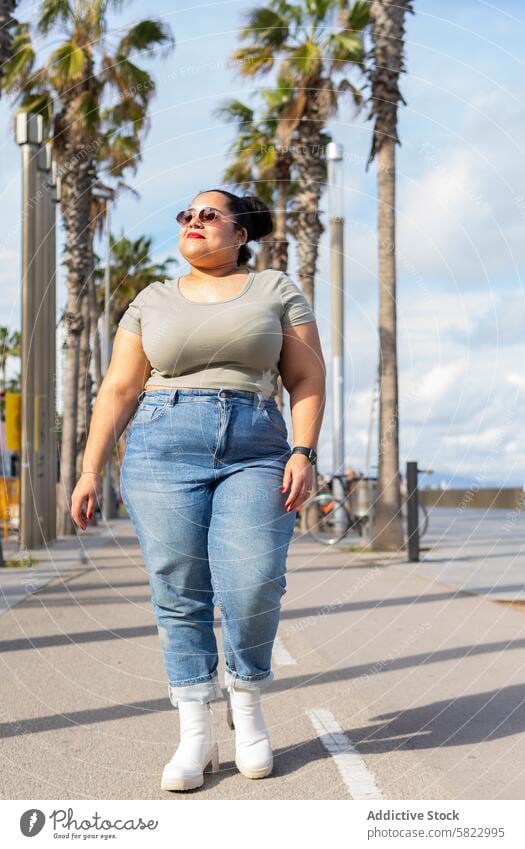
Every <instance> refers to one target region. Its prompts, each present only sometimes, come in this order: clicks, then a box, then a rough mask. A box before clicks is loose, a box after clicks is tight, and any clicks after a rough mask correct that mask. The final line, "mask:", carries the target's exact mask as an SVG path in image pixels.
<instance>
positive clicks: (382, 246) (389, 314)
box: [366, 0, 413, 551]
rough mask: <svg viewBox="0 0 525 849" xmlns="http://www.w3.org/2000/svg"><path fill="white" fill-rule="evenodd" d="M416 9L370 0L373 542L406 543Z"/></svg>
mask: <svg viewBox="0 0 525 849" xmlns="http://www.w3.org/2000/svg"><path fill="white" fill-rule="evenodd" d="M407 12H411V13H412V14H413V9H412V4H411V0H371V2H370V17H371V21H372V27H371V35H372V41H373V48H372V50H371V57H370V58H371V59H372V62H371V65H370V71H369V73H370V82H371V101H370V102H371V110H370V117H372V116H375V125H374V133H373V140H372V147H371V151H370V156H369V159H368V162H367V165H366V168H367V169H368V166H369V165H370V163H371V162H372V160H373V159H374V157H375V156H376V154H377V155H378V167H377V174H378V192H377V194H378V236H379V348H380V362H379V457H378V486H377V500H376V504H375V512H374V529H373V531H374V532H373V540H372V547H373V549H374V550H376V551H379V550H382V551H384V550H386V551H397V550H399V549H401V548H403V547H404V539H403V526H402V522H401V491H400V480H399V402H398V380H397V343H396V335H397V325H396V236H395V224H396V198H395V179H396V159H395V151H396V144H399V143H400V142H399V137H398V134H397V109H398V104H399V102H400V101H401V102H402V103H405V101H404V99H403V97H402V95H401V92H400V90H399V77H400V75H401V72H402V71H403V70H404V64H403V49H404V19H405V14H406V13H407Z"/></svg>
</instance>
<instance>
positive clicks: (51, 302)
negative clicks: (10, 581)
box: [47, 159, 58, 540]
mask: <svg viewBox="0 0 525 849" xmlns="http://www.w3.org/2000/svg"><path fill="white" fill-rule="evenodd" d="M57 203H58V190H57V168H56V163H55V162H54V160H53V159H52V160H51V174H50V177H49V196H48V204H47V210H48V222H49V224H48V232H47V244H48V280H49V285H48V291H47V309H48V316H49V345H48V349H47V358H48V385H49V405H48V408H49V420H48V421H49V429H48V445H49V450H48V452H47V453H48V460H49V476H48V497H49V539H50V540H54V539H56V535H57V478H58V460H57V447H58V446H57V430H56V413H57V408H56V389H57V375H56V344H57V332H56V324H57V321H56V209H57Z"/></svg>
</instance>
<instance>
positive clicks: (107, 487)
mask: <svg viewBox="0 0 525 849" xmlns="http://www.w3.org/2000/svg"><path fill="white" fill-rule="evenodd" d="M105 233H106V268H105V274H104V349H103V350H104V359H103V364H104V367H103V370H104V375H105V374H106V372H107V370H108V368H109V363H110V359H111V352H110V345H111V339H110V329H109V326H110V321H109V320H110V300H111V198H110V197H106V230H105ZM111 460H112V453H111V454H110V455H109V458H108V461H107V463H106V474H105V477H104V481H103V489H102V515H103V518H104V521H105V522H108V521H109V520H110V519H111V517H112V515H113V511H112V504H111V499H112V487H111Z"/></svg>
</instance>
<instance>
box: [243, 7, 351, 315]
mask: <svg viewBox="0 0 525 849" xmlns="http://www.w3.org/2000/svg"><path fill="white" fill-rule="evenodd" d="M340 6H341V2H340V0H301V2H299V3H294V4H289V3H285V2H283V0H270V2H269V3H267V5H265V6H258V7H256V8H255V9H253V10H251V11H250V12H248V14H247V18H246V24H245V26H244V27H243V28H242V29H241V32H240V38H241V40H244V41H247V42H249V44H248V46H247V47H242V48H241V49H239V50H236V51H235V52H234V54H233V59H234V60H235V61H236V62H238V63H239V73H240V74H241V75H242V76H244V77H255V76H258V75H261V74H267V73H269V72H270V71H271V70H273V68H274V66H275V63H276V60H277V59H278V58H279V59H280V60H281V65H280V67H279V72H278V76H279V77H280V78H282V79H283V80H285V81H286V83H287V84H288V85H289V86H290V87H291V88H292V90H293V96H291V97H290V98H289V101H288V103H287V105H286V107H285V108H284V109H283V112H282V114H281V120H280V122H279V142H280V144H281V146H282V147H283V148H287V147H288V145H289V144H290V143H291V144H290V148H289V150H290V154H291V157H292V160H293V167H294V173H295V175H296V179H297V193H296V196H295V204H294V226H295V232H296V234H297V243H298V254H299V272H298V273H299V279H300V282H301V285H302V289H303V291H304V294H305V297H306V298H307V299H308V301H309V302H310V304H311V305H312V306H313V305H314V279H315V273H316V268H317V257H318V252H319V240H320V238H321V235H322V233H323V231H324V226H323V225H322V223H321V220H320V218H319V200H320V197H321V194H322V190H323V186H324V184H325V183H326V179H327V169H326V160H325V158H324V155H323V154H324V149H325V147H326V145H327V143H328V142H329V141H330V136H329V135H328V134H327V133H326V132H325V127H326V124H327V122H328V121H329V119H330V118H331V117H333V116H334V115H335V114H336V112H337V107H338V101H339V96H340V95H341V94H342V93H343V92H350V93H351V95H352V97H353V100H354V103H355V104H356V105H360V104H361V103H362V98H361V92H360V91H359V90H358V89H357V88H356V87H355V86H354V85H353V84H352V83H351V82H349V81H348V80H347V79H345V78H344V74H345V72H347V71H348V70H349V69H350V68H354V67H355V68H363V60H364V49H363V41H362V31H363V29H364V28H365V26H366V25H367V23H368V5H367V3H366V2H364V0H357V2H355V3H353V4H352V6H351V8H350V9H349V10H348V11H347V12H346V15H345V16H344V19H343V21H341V20H340V15H341V12H340ZM341 76H343V79H339V82H337V80H338V78H340V77H341Z"/></svg>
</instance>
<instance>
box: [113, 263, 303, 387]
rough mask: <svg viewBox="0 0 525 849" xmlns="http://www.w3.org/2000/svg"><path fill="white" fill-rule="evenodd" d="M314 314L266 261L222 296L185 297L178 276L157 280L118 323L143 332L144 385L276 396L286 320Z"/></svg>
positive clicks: (299, 293)
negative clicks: (147, 373)
mask: <svg viewBox="0 0 525 849" xmlns="http://www.w3.org/2000/svg"><path fill="white" fill-rule="evenodd" d="M315 320H316V319H315V314H314V312H313V310H312V308H311V307H310V304H309V303H308V301H307V300H306V298H305V296H304V295H303V293H302V291H301V289H299V287H298V286H297V285H296V284H295V283H294V282H293V281H292V280H291V279H290V278H289V277H288V275H287V274H285V273H283V272H282V271H275V270H274V269H266V270H265V271H253V272H251V273H250V274H249V275H248V277H247V279H246V283H245V285H244V288H243V289H242V291H241V292H240V293H239V294H238V295H236V296H234V297H233V298H228V299H227V300H225V301H220V302H218V303H197V302H195V301H190V300H188V298H186V297H185V296H184V295H183V294H182V292H181V291H180V289H179V279H178V278H177V279H174V280H164V281H161V280H157V281H155V282H154V283H150V284H149V285H148V286H146V287H145V288H144V289H142V291H141V292H139V294H138V295H137V296H136V297H135V298H134V299H133V300H132V301H131V302H130V304H129V306H128V308H127V310H126V312H125V313H124V315H123V316H122V318H121V319H120V321H119V324H118V326H119V327H121V328H124V329H125V330H130V331H131V332H132V333H138V334H139V335H141V336H142V347H143V349H144V353H145V354H146V356H147V358H148V360H149V362H150V364H151V374H150V376H149V378H148V379H147V381H146V384H145V387H148V386H149V385H151V386H162V387H166V388H174V387H177V386H180V387H191V388H196V389H204V388H211V389H222V388H224V389H243V390H248V391H250V392H256V393H258V394H260V395H262V396H263V397H264V398H272V397H273V396H274V395H275V393H276V391H277V376H278V373H279V372H278V362H279V357H280V352H281V347H282V342H283V333H282V328H283V327H287V326H289V325H292V324H304V323H305V322H308V321H315Z"/></svg>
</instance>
